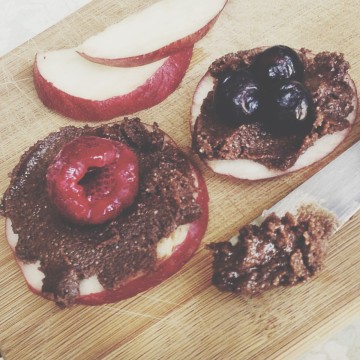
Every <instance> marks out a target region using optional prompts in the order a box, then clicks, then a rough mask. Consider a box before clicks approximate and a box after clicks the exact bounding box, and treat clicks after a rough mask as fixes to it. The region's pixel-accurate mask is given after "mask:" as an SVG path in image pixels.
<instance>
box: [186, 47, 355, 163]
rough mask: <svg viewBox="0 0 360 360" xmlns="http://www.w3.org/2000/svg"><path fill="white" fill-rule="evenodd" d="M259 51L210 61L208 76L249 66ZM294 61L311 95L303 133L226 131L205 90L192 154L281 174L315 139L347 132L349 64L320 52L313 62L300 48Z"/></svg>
mask: <svg viewBox="0 0 360 360" xmlns="http://www.w3.org/2000/svg"><path fill="white" fill-rule="evenodd" d="M259 51H260V50H259V49H253V50H248V51H239V52H237V53H231V54H227V55H225V56H223V57H221V58H219V59H217V60H215V61H214V62H213V63H212V65H211V66H210V68H209V72H210V74H211V75H212V76H213V77H214V78H215V79H219V78H220V77H221V75H222V74H224V73H226V72H228V71H229V70H236V69H238V68H241V67H247V66H249V64H251V62H252V60H253V58H254V56H255V55H256V54H257V53H258V52H259ZM299 56H300V58H301V59H302V61H303V64H304V67H305V73H304V81H303V83H304V85H305V86H306V87H307V89H308V90H309V91H310V93H311V95H312V98H313V101H314V105H315V111H316V120H315V122H314V124H313V126H312V128H311V130H310V131H309V132H308V133H298V134H294V135H289V136H283V135H277V134H274V133H272V132H271V130H269V129H268V127H266V126H265V125H264V123H265V122H264V121H257V122H254V123H252V124H242V125H240V126H238V127H231V126H230V125H227V124H226V122H225V121H221V118H220V117H219V115H218V113H217V111H215V108H214V102H213V95H214V91H210V92H209V94H208V96H207V97H206V98H205V99H204V102H203V104H202V107H201V114H200V116H199V117H198V118H197V120H196V124H195V127H194V134H193V148H194V150H195V152H196V153H198V154H199V156H200V157H202V158H204V159H207V160H212V159H228V160H232V159H239V158H243V159H251V160H254V161H257V162H259V163H261V164H263V165H265V166H267V167H268V168H273V169H279V170H286V169H288V168H290V167H291V166H292V165H294V163H295V161H296V160H297V158H298V157H299V156H300V155H301V153H303V152H304V151H305V150H306V149H307V148H309V147H310V146H311V145H312V144H313V143H314V142H315V141H316V140H317V139H318V138H320V137H322V136H324V135H326V134H331V133H334V132H336V131H341V130H344V129H346V128H348V127H349V126H350V124H349V122H348V120H347V119H346V117H347V116H348V115H349V114H350V113H351V112H352V111H353V106H352V100H353V98H354V96H356V95H355V94H354V91H353V89H352V88H351V86H350V85H349V83H348V82H347V81H346V79H345V77H346V76H347V71H348V69H349V64H348V62H346V61H345V60H344V56H343V55H342V54H338V53H330V52H322V53H319V54H317V55H316V56H315V57H313V56H312V55H311V54H310V51H309V50H306V49H301V50H300V51H299ZM215 83H216V80H215ZM215 86H216V85H215ZM264 116H266V114H264Z"/></svg>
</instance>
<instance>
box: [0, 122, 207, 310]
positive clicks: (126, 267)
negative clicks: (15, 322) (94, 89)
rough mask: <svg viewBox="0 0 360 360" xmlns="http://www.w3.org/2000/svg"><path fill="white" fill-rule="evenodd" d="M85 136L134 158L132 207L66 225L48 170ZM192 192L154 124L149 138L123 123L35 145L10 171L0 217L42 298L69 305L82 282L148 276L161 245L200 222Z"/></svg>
mask: <svg viewBox="0 0 360 360" xmlns="http://www.w3.org/2000/svg"><path fill="white" fill-rule="evenodd" d="M84 135H92V136H99V137H103V138H109V139H112V140H117V141H122V142H124V143H126V144H127V145H128V146H129V147H130V148H132V149H133V150H134V151H135V152H136V153H137V155H138V161H139V192H138V195H137V197H136V201H135V203H134V204H133V205H132V206H131V207H130V208H128V209H127V210H126V211H125V212H123V213H121V214H120V215H119V216H118V218H116V219H115V220H113V221H111V222H109V223H106V224H101V225H92V226H80V225H74V224H72V223H70V222H68V221H66V220H65V219H64V218H63V217H61V216H60V215H59V214H58V212H57V210H56V209H55V208H54V207H53V205H52V203H51V201H50V199H49V197H48V194H47V192H46V190H45V188H46V172H47V168H48V166H49V164H50V163H51V162H52V160H53V159H54V157H55V156H56V154H57V153H58V152H59V151H60V149H61V148H62V146H63V145H64V144H65V143H67V142H69V141H70V140H72V139H74V138H76V137H78V136H84ZM195 192H196V187H195V184H194V177H193V175H192V169H191V167H190V164H189V161H188V160H187V159H186V157H185V156H184V155H183V153H182V152H181V151H180V150H179V149H177V148H176V147H175V146H174V145H173V144H172V143H171V142H169V141H165V140H164V133H163V132H162V131H161V130H159V129H158V127H157V125H156V124H154V125H153V129H152V131H148V130H147V129H146V128H145V127H144V126H143V124H141V123H140V121H139V119H132V120H129V119H125V121H124V122H122V123H120V124H112V125H104V126H100V127H88V126H85V127H83V128H77V127H73V126H69V127H65V128H63V129H61V130H60V131H59V132H56V133H52V134H50V135H49V136H48V137H46V138H45V139H44V140H41V141H39V142H37V143H36V144H35V145H34V146H32V147H31V148H30V149H29V150H28V151H27V152H26V153H25V154H24V155H23V156H22V157H21V160H20V162H19V164H18V165H17V167H16V168H15V169H14V171H13V172H12V174H11V183H10V186H9V188H8V189H7V190H6V192H5V194H4V196H3V199H2V204H1V210H2V211H1V212H2V215H4V216H5V217H7V218H9V219H10V220H11V222H12V226H13V231H14V232H15V233H16V234H18V235H19V240H18V243H17V246H16V256H17V257H18V258H19V259H20V260H22V261H24V262H25V263H32V262H35V261H37V260H40V262H41V268H40V270H41V271H43V272H44V274H45V278H44V281H43V289H42V291H43V293H45V294H46V295H47V296H48V297H50V298H52V299H54V300H55V301H56V302H57V303H58V304H59V305H62V306H68V305H70V304H72V303H73V302H74V300H75V299H76V297H77V296H79V281H80V280H81V279H84V278H88V277H90V276H92V275H97V276H98V279H99V281H100V283H101V284H102V285H103V286H104V287H105V288H106V289H114V288H116V287H117V286H119V285H121V283H122V282H123V281H125V280H126V279H128V278H131V277H132V276H135V275H137V274H139V273H143V272H145V273H146V272H149V271H151V270H152V269H153V268H154V267H155V265H156V260H157V255H156V246H157V243H158V242H159V240H160V239H161V238H163V237H168V236H169V235H170V234H171V233H172V232H173V231H174V230H175V229H176V228H177V227H178V226H179V225H182V224H186V223H190V222H192V221H194V220H195V219H197V218H198V217H199V216H200V213H201V209H200V207H199V205H198V204H197V203H196V202H195V200H194V193H195Z"/></svg>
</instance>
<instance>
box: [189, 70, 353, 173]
mask: <svg viewBox="0 0 360 360" xmlns="http://www.w3.org/2000/svg"><path fill="white" fill-rule="evenodd" d="M214 80H215V79H214V78H213V77H212V76H211V75H210V73H209V72H207V73H206V74H205V75H204V77H203V78H202V79H201V80H200V82H199V84H198V86H197V88H196V90H195V93H194V96H193V102H192V106H191V115H190V130H191V133H193V132H194V125H195V122H196V119H197V118H198V116H199V115H200V113H201V106H202V103H203V100H204V99H205V98H206V97H207V95H208V93H209V91H211V90H213V88H214ZM346 81H347V82H348V83H349V85H350V86H351V87H352V88H353V90H354V93H355V96H354V98H353V100H352V105H353V107H354V110H353V111H352V112H351V113H350V114H349V116H348V117H347V120H348V121H349V123H350V127H348V128H347V129H345V130H343V131H339V132H335V133H333V134H328V135H325V136H323V137H321V138H320V139H318V140H316V141H315V143H314V144H313V146H311V147H309V148H308V149H307V150H306V151H305V152H304V153H303V154H301V155H300V156H299V158H298V159H297V161H296V162H295V164H294V165H293V166H292V167H290V168H289V169H287V170H285V171H281V170H274V169H269V168H267V167H266V166H264V165H262V164H260V163H258V162H256V161H253V160H248V159H236V160H222V159H219V160H217V159H216V160H207V159H202V160H203V161H204V162H205V164H206V165H208V166H209V167H210V168H211V169H212V170H213V171H214V172H216V173H218V174H223V175H229V176H232V177H235V178H238V179H244V180H261V179H267V178H273V177H276V176H280V175H284V174H287V173H290V172H293V171H296V170H300V169H302V168H304V167H307V166H310V165H312V164H314V163H315V162H317V161H319V160H321V159H322V158H324V157H325V156H327V155H328V154H330V153H331V152H332V151H333V150H335V148H336V147H337V146H338V145H340V144H341V143H342V142H343V140H344V139H345V138H346V136H347V135H348V133H349V131H350V129H351V126H352V124H353V123H354V122H355V119H356V114H357V107H358V100H357V96H356V88H355V84H354V82H353V80H352V79H351V78H350V76H348V75H347V77H346Z"/></svg>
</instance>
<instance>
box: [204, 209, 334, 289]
mask: <svg viewBox="0 0 360 360" xmlns="http://www.w3.org/2000/svg"><path fill="white" fill-rule="evenodd" d="M336 224H337V222H336V219H335V217H334V216H333V215H332V214H330V213H328V212H326V211H324V210H323V209H321V208H318V207H316V206H315V205H312V204H309V205H306V206H305V205H304V206H303V207H301V208H300V209H299V210H298V212H297V214H295V215H293V214H290V213H286V214H285V215H284V216H283V217H279V216H277V215H276V214H275V213H272V214H270V215H268V216H267V217H266V218H265V219H264V221H263V222H262V223H261V225H254V224H250V225H247V226H244V227H243V228H241V229H240V231H239V235H238V237H237V238H236V239H235V241H231V242H230V241H226V242H219V243H212V244H210V245H209V246H208V247H209V248H210V249H211V250H212V251H213V255H214V262H213V271H214V274H213V284H214V285H215V286H216V287H217V288H218V289H219V290H221V291H231V292H237V293H240V294H242V295H258V294H260V293H262V292H263V291H265V290H268V289H271V288H274V287H277V286H290V285H296V284H298V283H301V282H304V281H306V280H308V279H309V278H311V277H312V276H314V275H315V274H316V273H318V272H319V270H320V269H321V268H322V267H323V265H324V260H325V257H326V253H327V248H328V238H329V237H330V236H331V235H332V234H333V233H334V231H335V229H336Z"/></svg>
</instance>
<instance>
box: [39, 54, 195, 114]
mask: <svg viewBox="0 0 360 360" xmlns="http://www.w3.org/2000/svg"><path fill="white" fill-rule="evenodd" d="M191 56H192V48H186V49H184V50H182V51H180V52H178V53H176V54H173V55H171V56H169V57H167V58H165V59H162V60H159V61H157V62H154V63H151V64H148V65H144V66H138V67H136V68H118V67H111V66H105V65H100V64H96V63H92V62H90V61H87V60H86V59H84V58H83V57H81V56H80V55H79V54H78V53H77V52H76V51H75V50H74V49H63V50H57V51H50V52H45V53H38V54H37V55H36V59H35V64H34V83H35V88H36V91H37V93H38V96H39V98H40V99H41V101H42V102H43V103H44V104H45V105H46V106H47V107H49V108H51V109H53V110H55V111H57V112H59V113H60V114H62V115H65V116H68V117H71V118H73V119H77V120H85V121H99V120H109V119H112V118H114V117H116V116H120V115H127V114H132V113H135V112H137V111H140V110H143V109H147V108H149V107H152V106H154V105H156V104H158V103H160V102H161V101H163V100H164V99H165V98H166V97H167V96H169V95H170V94H171V93H172V92H173V91H175V89H176V88H177V87H178V85H179V84H180V82H181V80H182V79H183V77H184V75H185V73H186V70H187V68H188V66H189V64H190V60H191Z"/></svg>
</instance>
